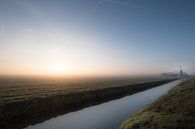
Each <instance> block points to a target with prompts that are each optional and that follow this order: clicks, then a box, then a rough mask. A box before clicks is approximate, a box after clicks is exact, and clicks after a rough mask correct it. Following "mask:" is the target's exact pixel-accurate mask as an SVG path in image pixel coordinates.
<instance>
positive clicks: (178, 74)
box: [161, 66, 188, 78]
mask: <svg viewBox="0 0 195 129" xmlns="http://www.w3.org/2000/svg"><path fill="white" fill-rule="evenodd" d="M161 75H162V76H165V77H179V78H186V77H187V76H188V74H187V73H186V72H184V70H183V69H182V68H181V66H179V70H176V71H175V72H168V73H162V74H161Z"/></svg>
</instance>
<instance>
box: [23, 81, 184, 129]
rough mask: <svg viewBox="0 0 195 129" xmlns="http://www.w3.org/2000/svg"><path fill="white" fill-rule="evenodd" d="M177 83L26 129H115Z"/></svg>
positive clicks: (68, 114)
mask: <svg viewBox="0 0 195 129" xmlns="http://www.w3.org/2000/svg"><path fill="white" fill-rule="evenodd" d="M179 83H181V80H177V81H174V82H171V83H168V84H164V85H162V86H159V87H155V88H152V89H149V90H146V91H143V92H139V93H136V94H134V95H131V96H126V97H123V98H121V99H117V100H113V101H110V102H107V103H103V104H100V105H96V106H92V107H88V108H85V109H82V110H79V111H76V112H71V113H67V114H65V115H62V116H58V117H56V118H52V119H50V120H47V121H45V122H43V123H40V124H36V125H33V126H29V127H27V128H26V129H117V128H118V127H119V126H120V125H121V123H122V122H123V121H124V120H126V119H127V118H128V117H129V116H130V115H132V114H133V113H135V112H137V111H139V110H141V109H143V108H144V107H145V106H147V105H148V104H150V103H152V102H154V101H155V100H157V99H158V98H159V97H160V96H162V95H163V94H165V93H166V92H167V91H168V90H169V89H171V88H172V87H174V86H175V85H178V84H179Z"/></svg>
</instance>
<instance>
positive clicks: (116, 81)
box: [0, 77, 173, 129]
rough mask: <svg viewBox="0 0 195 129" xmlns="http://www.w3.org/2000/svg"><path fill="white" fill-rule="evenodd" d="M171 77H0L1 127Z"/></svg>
mask: <svg viewBox="0 0 195 129" xmlns="http://www.w3.org/2000/svg"><path fill="white" fill-rule="evenodd" d="M172 80H173V78H171V79H170V78H161V77H149V78H146V77H140V78H132V77H130V78H128V77H125V78H80V79H51V78H50V79H48V78H47V79H46V78H45V79H38V78H31V79H30V78H2V79H0V127H2V128H4V129H21V128H23V127H26V126H28V125H31V124H36V123H39V122H42V121H44V120H47V119H49V118H52V117H55V116H58V115H61V114H64V113H67V112H70V111H74V110H79V109H81V108H84V107H87V106H91V105H96V104H99V103H102V102H106V101H109V100H112V99H116V98H120V97H123V96H125V95H130V94H133V93H136V92H139V91H143V90H146V89H149V88H152V87H155V86H159V85H161V84H164V83H167V82H170V81H172Z"/></svg>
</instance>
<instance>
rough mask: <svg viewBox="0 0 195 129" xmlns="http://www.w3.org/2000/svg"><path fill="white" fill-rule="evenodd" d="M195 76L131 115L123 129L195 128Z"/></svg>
mask: <svg viewBox="0 0 195 129" xmlns="http://www.w3.org/2000/svg"><path fill="white" fill-rule="evenodd" d="M194 128H195V78H194V79H191V80H188V81H186V82H184V83H182V84H180V85H179V86H176V87H174V88H173V89H171V91H169V92H168V93H167V94H166V95H165V96H163V97H161V98H160V99H159V100H158V101H157V102H155V103H153V104H152V105H150V106H149V107H148V108H146V109H145V110H143V111H141V112H139V113H137V114H135V115H134V116H133V117H130V118H129V120H127V121H126V122H125V123H124V124H123V125H122V126H121V129H194Z"/></svg>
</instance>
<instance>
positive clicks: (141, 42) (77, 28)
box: [0, 0, 195, 75]
mask: <svg viewBox="0 0 195 129" xmlns="http://www.w3.org/2000/svg"><path fill="white" fill-rule="evenodd" d="M179 65H181V66H182V67H183V68H184V69H187V72H189V73H195V1H194V0H0V74H30V75H32V74H38V75H39V74H40V75H45V74H48V75H50V74H58V73H60V72H63V74H65V75H91V74H93V75H96V74H100V75H102V74H103V75H105V74H106V75H107V74H119V75H122V74H131V75H135V74H136V75H137V74H160V73H161V72H167V71H170V72H171V71H175V70H177V69H178V68H179ZM55 72H56V73H55ZM61 74H62V73H61Z"/></svg>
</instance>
